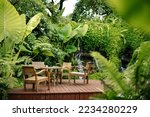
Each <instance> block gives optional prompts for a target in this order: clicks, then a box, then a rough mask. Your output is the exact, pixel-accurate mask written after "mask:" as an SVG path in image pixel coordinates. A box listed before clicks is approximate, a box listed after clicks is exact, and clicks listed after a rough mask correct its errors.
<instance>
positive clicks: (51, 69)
mask: <svg viewBox="0 0 150 117" xmlns="http://www.w3.org/2000/svg"><path fill="white" fill-rule="evenodd" d="M42 69H47V70H48V71H49V73H50V74H51V73H52V72H53V77H54V85H55V84H58V77H59V71H60V70H61V67H60V66H51V67H42ZM55 80H56V83H55ZM61 83H62V78H61V77H60V84H61Z"/></svg>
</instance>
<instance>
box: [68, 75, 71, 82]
mask: <svg viewBox="0 0 150 117" xmlns="http://www.w3.org/2000/svg"><path fill="white" fill-rule="evenodd" d="M70 79H71V75H68V81H69V84H71V83H70Z"/></svg>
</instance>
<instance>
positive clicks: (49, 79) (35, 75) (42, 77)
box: [22, 62, 91, 91]
mask: <svg viewBox="0 0 150 117" xmlns="http://www.w3.org/2000/svg"><path fill="white" fill-rule="evenodd" d="M76 68H78V67H73V66H72V65H71V63H69V62H64V63H63V65H62V66H47V65H45V64H44V62H32V64H31V65H23V66H22V72H23V79H24V90H26V89H27V88H26V84H32V88H33V89H35V90H36V91H38V87H39V85H40V84H41V83H44V84H45V85H46V86H48V90H50V84H53V85H54V86H55V85H56V84H57V85H58V84H59V83H60V84H61V83H63V82H62V80H63V77H64V76H67V78H68V83H69V84H71V79H72V78H73V79H74V83H75V80H76V77H75V76H77V77H80V78H82V80H83V84H86V83H87V84H88V83H89V80H88V74H89V72H90V70H91V63H86V66H85V67H84V68H83V72H79V71H77V70H75V69H76ZM74 70H75V71H74ZM58 80H60V81H58ZM86 81H87V82H86Z"/></svg>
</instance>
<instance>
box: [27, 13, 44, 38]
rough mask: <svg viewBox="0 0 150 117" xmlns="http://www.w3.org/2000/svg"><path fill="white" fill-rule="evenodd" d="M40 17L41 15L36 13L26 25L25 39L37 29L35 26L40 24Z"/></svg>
mask: <svg viewBox="0 0 150 117" xmlns="http://www.w3.org/2000/svg"><path fill="white" fill-rule="evenodd" d="M42 16H43V14H42V13H38V14H36V15H35V16H33V17H32V18H31V19H30V20H29V22H28V23H27V29H26V33H25V37H26V36H28V35H29V34H30V33H31V32H32V30H33V29H34V28H36V27H37V25H38V24H39V23H40V20H41V18H42Z"/></svg>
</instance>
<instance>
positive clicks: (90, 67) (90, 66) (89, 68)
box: [85, 62, 92, 73]
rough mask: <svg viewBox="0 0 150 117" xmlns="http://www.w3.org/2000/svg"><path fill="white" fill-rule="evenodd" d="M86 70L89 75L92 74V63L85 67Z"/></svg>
mask: <svg viewBox="0 0 150 117" xmlns="http://www.w3.org/2000/svg"><path fill="white" fill-rule="evenodd" d="M85 70H86V72H87V73H90V71H91V70H92V63H89V62H87V63H86V66H85Z"/></svg>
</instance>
